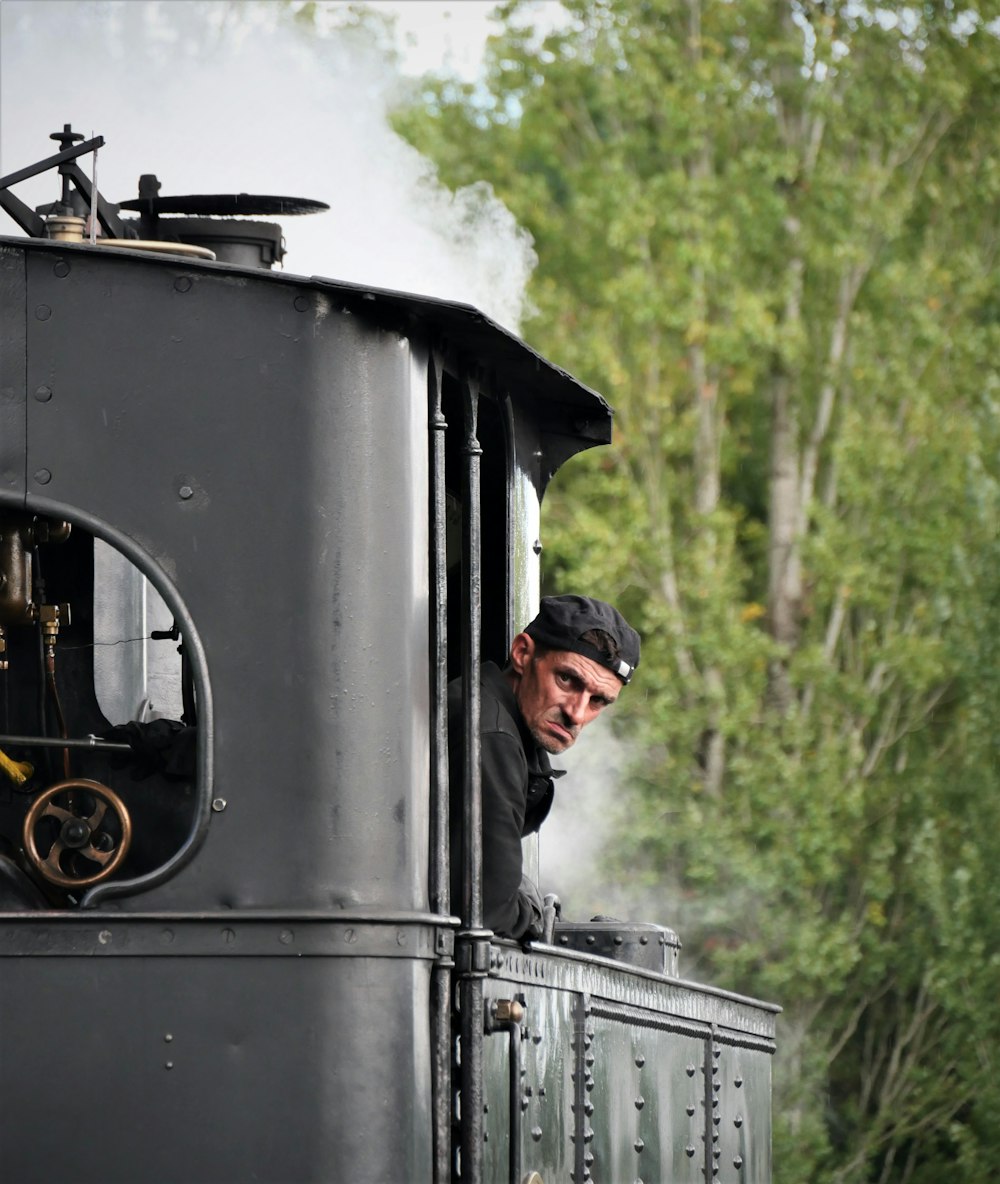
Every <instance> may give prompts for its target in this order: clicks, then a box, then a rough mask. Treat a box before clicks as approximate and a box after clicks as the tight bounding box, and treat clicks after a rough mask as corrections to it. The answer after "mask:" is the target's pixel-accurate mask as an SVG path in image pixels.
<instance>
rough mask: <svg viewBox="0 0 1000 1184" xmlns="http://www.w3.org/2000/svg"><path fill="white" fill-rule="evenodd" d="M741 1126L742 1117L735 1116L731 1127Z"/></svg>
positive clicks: (739, 1115)
mask: <svg viewBox="0 0 1000 1184" xmlns="http://www.w3.org/2000/svg"><path fill="white" fill-rule="evenodd" d="M742 1125H743V1115H742V1114H737V1115H736V1117H735V1118H734V1119H733V1126H735V1127H741V1126H742Z"/></svg>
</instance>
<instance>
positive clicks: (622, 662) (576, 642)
mask: <svg viewBox="0 0 1000 1184" xmlns="http://www.w3.org/2000/svg"><path fill="white" fill-rule="evenodd" d="M591 629H601V630H603V631H604V632H605V633H607V634H608V636H609V637H611V638H612V639H613V640H614V642H615V644H616V645H617V646H618V651H619V653H618V657H612V656H611V655H610V654H609V653H607V652H606V651H604V650H601V649H598V647H597V646H594V645H591V644H590V642H588V641H583V640H582V637H583V634H584V633H587V632H588V631H589V630H591ZM524 632H525V633H527V635H528V636H529V637H530V638H532V639H533V640H534V641H537V642H540V643H541V644H542V645H544V646H548V647H549V649H553V650H570V651H572V652H573V653H574V654H582V655H583V657H585V658H590V659H591V660H592V661H594V662H599V663H600V665H602V666H606V667H607V668H608V670H610V671H612V672H613V673H614V674H617V675H618V677H619V678H620V679H621V680H622V682H624V683H628V682H630V681H631V679H632V675H633V674H634V673H635V668H636V666H638V665H639V634H638V633H636V631H635V630H634V629H633V628H632V626H631V625H630V624H629V623H628V621H626V620H625V618H624V617H623V616H622V615H621V613H620V612H619V611H618V610H617V609H616V608H612V606H611V605H610V604H605V603H604V601H603V600H592V599H591V598H590V597H589V596H546V597H544V598H543V600H542V604H541V608H540V609H539V612H538V616H537V617H535V619H534V620H533V621H532V622H531V624H530V625H528V626H527V628H526V629H525V630H524Z"/></svg>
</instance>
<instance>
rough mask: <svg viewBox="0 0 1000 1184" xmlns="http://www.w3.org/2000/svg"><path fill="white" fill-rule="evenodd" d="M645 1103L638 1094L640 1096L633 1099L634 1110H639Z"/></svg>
mask: <svg viewBox="0 0 1000 1184" xmlns="http://www.w3.org/2000/svg"><path fill="white" fill-rule="evenodd" d="M645 1104H646V1099H645V1098H644V1097H641V1096H640V1097H638V1098H636V1100H635V1108H636V1110H641V1109H642V1108H643V1106H645Z"/></svg>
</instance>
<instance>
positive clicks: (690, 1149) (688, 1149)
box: [684, 1143, 694, 1159]
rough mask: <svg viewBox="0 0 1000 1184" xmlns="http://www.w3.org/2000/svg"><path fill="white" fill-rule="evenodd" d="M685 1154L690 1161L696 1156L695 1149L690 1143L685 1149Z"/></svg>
mask: <svg viewBox="0 0 1000 1184" xmlns="http://www.w3.org/2000/svg"><path fill="white" fill-rule="evenodd" d="M684 1154H685V1155H686V1156H687V1157H688V1159H690V1158H691V1157H692V1156H693V1155H694V1148H693V1147H692V1146H691V1144H690V1143H688V1145H687V1146H686V1147H685V1148H684Z"/></svg>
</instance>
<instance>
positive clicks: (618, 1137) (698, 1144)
mask: <svg viewBox="0 0 1000 1184" xmlns="http://www.w3.org/2000/svg"><path fill="white" fill-rule="evenodd" d="M649 1018H652V1017H649ZM590 1031H591V1032H592V1033H593V1037H592V1044H591V1048H590V1053H589V1055H590V1056H591V1057H592V1058H593V1060H592V1064H591V1065H590V1067H589V1071H590V1072H591V1073H592V1075H593V1078H594V1088H593V1093H592V1097H593V1103H594V1113H593V1115H592V1117H591V1118H590V1124H591V1127H592V1129H593V1139H592V1140H591V1143H590V1155H591V1156H592V1162H591V1163H590V1164H588V1165H587V1166H588V1167H589V1170H590V1173H591V1178H592V1179H593V1180H594V1182H595V1184H617V1182H618V1181H628V1182H629V1184H632V1182H633V1181H640V1180H641V1181H644V1182H645V1184H652V1182H653V1181H659V1180H669V1181H671V1184H701V1181H702V1180H703V1176H702V1167H703V1164H704V1137H703V1136H704V1084H703V1083H704V1075H703V1071H702V1067H703V1063H704V1055H705V1041H704V1040H703V1039H698V1038H697V1037H693V1036H687V1035H684V1034H682V1033H678V1032H670V1031H666V1030H663V1029H657V1028H655V1027H652V1026H649V1025H647V1024H644V1023H642V1022H641V1020H640V1019H638V1018H633V1019H632V1020H631V1021H630V1022H628V1023H627V1024H626V1023H624V1022H619V1021H616V1020H611V1019H608V1018H606V1017H604V1016H600V1015H597V1016H592V1017H591V1019H590Z"/></svg>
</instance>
